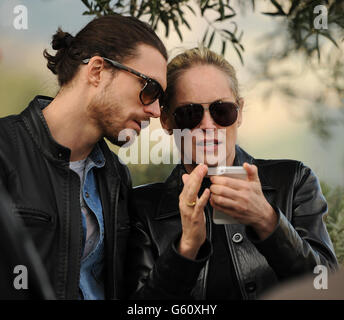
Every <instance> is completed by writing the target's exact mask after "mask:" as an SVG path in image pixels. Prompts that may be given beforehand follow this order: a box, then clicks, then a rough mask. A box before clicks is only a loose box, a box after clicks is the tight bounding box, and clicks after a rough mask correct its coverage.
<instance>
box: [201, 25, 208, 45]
mask: <svg viewBox="0 0 344 320" xmlns="http://www.w3.org/2000/svg"><path fill="white" fill-rule="evenodd" d="M208 32H209V27H208V28H207V30H206V31H205V33H204V35H203V39H202V43H203V44H204V43H205V39H206V38H207V35H208Z"/></svg>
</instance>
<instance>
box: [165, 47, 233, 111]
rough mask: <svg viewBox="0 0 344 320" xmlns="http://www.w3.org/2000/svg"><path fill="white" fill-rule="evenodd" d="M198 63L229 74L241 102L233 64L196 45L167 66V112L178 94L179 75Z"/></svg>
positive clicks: (231, 83) (231, 84)
mask: <svg viewBox="0 0 344 320" xmlns="http://www.w3.org/2000/svg"><path fill="white" fill-rule="evenodd" d="M196 65H211V66H214V67H217V68H218V69H219V70H221V71H222V72H224V73H225V74H227V76H228V78H229V84H230V87H231V89H232V92H233V95H234V97H235V100H236V102H237V103H238V102H239V99H240V95H239V85H238V79H237V77H236V72H235V69H234V68H233V66H232V65H231V64H230V63H229V62H228V61H227V60H226V59H225V58H223V57H222V56H221V55H219V54H217V53H215V52H213V51H211V50H209V49H208V48H205V47H196V48H193V49H189V50H186V51H184V52H183V53H181V54H178V55H177V56H176V57H174V58H173V59H172V60H171V61H170V62H169V64H168V66H167V88H166V91H165V97H164V101H163V106H164V108H163V110H164V111H165V112H166V111H168V110H170V109H171V103H172V101H173V99H174V97H175V94H176V85H177V81H178V79H179V77H180V76H181V75H182V74H183V72H185V71H186V70H188V69H190V68H192V67H194V66H196Z"/></svg>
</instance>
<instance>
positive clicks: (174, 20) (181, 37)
mask: <svg viewBox="0 0 344 320" xmlns="http://www.w3.org/2000/svg"><path fill="white" fill-rule="evenodd" d="M173 25H174V29H175V30H176V32H177V34H178V37H179V39H180V41H183V36H182V33H181V32H180V30H179V23H178V20H176V19H173Z"/></svg>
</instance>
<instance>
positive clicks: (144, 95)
mask: <svg viewBox="0 0 344 320" xmlns="http://www.w3.org/2000/svg"><path fill="white" fill-rule="evenodd" d="M102 59H104V60H105V61H107V62H108V63H110V64H111V65H112V66H113V67H115V68H118V69H121V70H124V71H127V72H130V73H132V74H134V75H135V76H137V77H139V78H141V79H144V80H145V83H144V85H143V87H142V89H141V92H140V101H141V103H142V104H143V105H144V106H148V105H150V104H152V103H153V102H154V101H155V100H157V99H159V100H160V99H161V98H162V97H163V95H164V90H163V89H162V87H161V85H160V83H159V82H158V81H156V80H154V79H152V78H150V77H148V76H146V75H144V74H142V73H141V72H138V71H136V70H134V69H132V68H130V67H127V66H124V65H123V64H121V63H119V62H117V61H114V60H111V59H108V58H104V57H102ZM90 60H91V58H88V59H84V60H82V62H83V63H85V64H87V63H89V61H90Z"/></svg>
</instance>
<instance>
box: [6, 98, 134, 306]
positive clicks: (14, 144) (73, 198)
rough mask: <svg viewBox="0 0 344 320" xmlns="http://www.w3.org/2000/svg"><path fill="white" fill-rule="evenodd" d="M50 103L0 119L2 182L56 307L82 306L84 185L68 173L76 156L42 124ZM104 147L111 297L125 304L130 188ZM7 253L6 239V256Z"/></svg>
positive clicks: (100, 172) (102, 190) (40, 101)
mask: <svg viewBox="0 0 344 320" xmlns="http://www.w3.org/2000/svg"><path fill="white" fill-rule="evenodd" d="M50 100H51V98H48V97H43V96H37V97H36V98H35V99H34V100H33V101H32V102H31V103H30V105H29V106H28V107H27V108H26V109H25V110H24V111H23V112H22V113H21V114H20V115H15V116H9V117H6V118H2V119H0V179H1V182H2V184H3V185H4V186H5V188H6V190H7V192H8V193H9V195H10V196H11V198H12V201H13V203H14V206H13V210H12V214H13V215H16V216H18V217H20V218H22V220H23V222H24V225H25V226H26V229H27V230H28V233H29V235H31V237H32V239H33V242H34V244H35V247H36V248H37V251H38V253H39V256H40V257H41V259H42V262H43V264H44V266H45V268H46V271H47V274H48V276H49V279H50V282H51V285H52V288H53V290H54V292H55V295H56V297H57V299H78V297H79V276H80V262H81V256H82V221H81V209H80V179H79V176H78V175H77V174H76V173H74V172H73V171H72V170H70V169H69V159H70V150H69V149H67V148H65V147H63V146H61V145H59V144H58V143H57V142H56V141H55V140H54V139H53V138H52V136H51V134H50V132H49V129H48V126H47V124H46V122H45V119H44V117H43V114H42V108H43V107H44V106H45V105H47V104H48V103H49V101H50ZM98 143H99V146H100V148H101V150H102V152H103V154H104V157H105V159H106V163H105V166H104V167H103V168H97V169H95V176H96V180H97V183H98V188H99V194H100V197H101V202H102V206H103V215H104V224H105V254H104V255H105V256H104V259H105V261H104V269H105V290H106V293H105V296H106V298H121V297H122V296H123V287H124V284H123V261H124V257H125V252H126V243H127V237H128V234H129V228H130V225H129V217H128V207H127V203H128V196H129V190H130V189H131V181H130V175H129V172H128V170H127V168H126V167H125V166H123V165H122V164H120V162H119V160H118V158H117V156H116V155H115V154H113V153H112V152H111V151H110V149H109V148H108V146H107V145H106V142H105V141H104V140H101V141H99V142H98ZM19 240H20V239H18V241H19ZM4 245H6V244H5V243H4V240H3V239H2V235H1V234H0V248H1V246H4ZM28 272H30V271H28ZM9 281H13V279H9Z"/></svg>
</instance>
